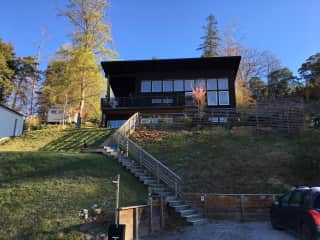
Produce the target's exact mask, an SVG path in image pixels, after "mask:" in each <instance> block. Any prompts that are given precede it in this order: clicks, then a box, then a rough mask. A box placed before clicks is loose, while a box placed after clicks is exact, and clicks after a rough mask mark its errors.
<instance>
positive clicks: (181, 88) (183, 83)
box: [141, 78, 230, 106]
mask: <svg viewBox="0 0 320 240" xmlns="http://www.w3.org/2000/svg"><path fill="white" fill-rule="evenodd" d="M194 87H202V88H205V89H206V91H207V104H208V106H227V105H230V92H229V81H228V79H227V78H219V79H196V80H182V79H179V80H163V81H162V80H153V81H149V80H143V81H141V92H142V93H151V92H153V93H169V92H182V93H183V92H184V93H185V97H186V98H185V99H186V100H185V104H186V105H192V104H193V101H191V98H192V90H193V88H194Z"/></svg>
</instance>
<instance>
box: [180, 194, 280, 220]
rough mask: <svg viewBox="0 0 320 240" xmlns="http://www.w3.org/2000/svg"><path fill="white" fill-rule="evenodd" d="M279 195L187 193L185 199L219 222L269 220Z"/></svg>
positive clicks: (184, 195)
mask: <svg viewBox="0 0 320 240" xmlns="http://www.w3.org/2000/svg"><path fill="white" fill-rule="evenodd" d="M277 196H279V194H215V193H185V194H183V198H184V199H185V201H186V202H187V203H190V204H192V205H193V206H195V207H197V208H198V209H199V211H201V212H202V213H203V214H204V216H206V217H207V218H210V219H217V220H236V221H257V220H268V219H269V213H270V207H271V204H272V202H273V201H274V200H275V199H276V197H277Z"/></svg>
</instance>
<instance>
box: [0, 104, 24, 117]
mask: <svg viewBox="0 0 320 240" xmlns="http://www.w3.org/2000/svg"><path fill="white" fill-rule="evenodd" d="M0 107H2V108H4V109H6V110H8V111H10V112H13V113H15V114H17V115H20V116H22V117H23V116H24V115H23V114H22V113H19V112H18V111H16V110H13V109H12V108H9V107H7V106H6V105H4V104H1V103H0Z"/></svg>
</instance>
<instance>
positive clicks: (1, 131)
mask: <svg viewBox="0 0 320 240" xmlns="http://www.w3.org/2000/svg"><path fill="white" fill-rule="evenodd" d="M23 122H24V116H23V114H21V113H19V112H17V111H15V110H13V109H11V108H9V107H7V106H5V105H2V104H0V138H5V137H15V136H20V135H21V134H22V133H23Z"/></svg>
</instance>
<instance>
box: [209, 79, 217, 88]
mask: <svg viewBox="0 0 320 240" xmlns="http://www.w3.org/2000/svg"><path fill="white" fill-rule="evenodd" d="M207 89H208V91H210V90H217V80H216V79H208V80H207Z"/></svg>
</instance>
